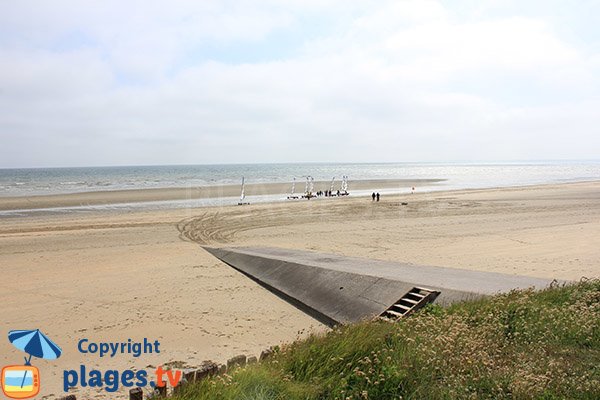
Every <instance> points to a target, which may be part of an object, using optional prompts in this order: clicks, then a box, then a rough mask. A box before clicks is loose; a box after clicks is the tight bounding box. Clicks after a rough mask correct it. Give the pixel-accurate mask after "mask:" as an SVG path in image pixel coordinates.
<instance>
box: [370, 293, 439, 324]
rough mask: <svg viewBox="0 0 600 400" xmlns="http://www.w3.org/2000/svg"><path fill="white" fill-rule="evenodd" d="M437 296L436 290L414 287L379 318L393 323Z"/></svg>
mask: <svg viewBox="0 0 600 400" xmlns="http://www.w3.org/2000/svg"><path fill="white" fill-rule="evenodd" d="M439 295H440V292H438V291H437V290H433V289H427V288H423V287H414V288H412V289H410V291H409V292H408V293H406V294H405V295H404V296H402V297H401V298H400V300H398V301H397V302H395V303H394V304H393V305H392V306H391V307H390V308H388V309H387V310H385V311H384V312H383V313H382V314H381V315H380V317H381V318H382V319H384V320H387V321H395V320H397V319H399V318H402V317H406V316H408V315H410V314H412V313H413V312H415V311H417V310H418V309H420V308H422V307H424V306H426V305H427V304H429V303H432V302H433V301H434V300H435V299H436V298H437V297H438V296H439Z"/></svg>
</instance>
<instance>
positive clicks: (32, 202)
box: [0, 179, 443, 211]
mask: <svg viewBox="0 0 600 400" xmlns="http://www.w3.org/2000/svg"><path fill="white" fill-rule="evenodd" d="M442 181H443V179H377V180H362V181H351V182H350V183H351V185H352V186H351V190H383V189H399V190H400V189H404V190H407V188H410V187H412V186H425V185H427V186H432V185H435V184H438V183H440V182H442ZM330 184H331V182H330V181H327V182H325V181H316V182H314V188H315V191H317V190H327V189H329V188H330ZM240 187H241V186H240V185H220V186H219V185H215V186H203V187H191V186H190V187H179V188H165V189H135V190H105V191H94V192H81V193H68V194H54V195H32V196H19V197H0V211H6V210H31V209H38V208H51V207H73V206H89V205H107V204H123V203H140V202H150V201H169V200H194V199H215V198H220V197H239V195H240ZM304 187H305V182H304V181H300V180H299V181H297V182H296V194H302V193H303V192H304ZM336 187H339V182H337V184H336ZM291 188H292V185H291V183H260V184H259V183H254V184H253V183H248V184H247V185H245V193H246V195H247V196H258V195H275V194H281V195H282V198H284V197H285V196H287V194H289V192H290V191H291Z"/></svg>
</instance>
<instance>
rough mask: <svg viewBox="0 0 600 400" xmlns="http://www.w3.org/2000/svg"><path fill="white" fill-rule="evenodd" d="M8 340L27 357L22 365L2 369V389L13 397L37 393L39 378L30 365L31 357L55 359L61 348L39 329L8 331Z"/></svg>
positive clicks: (19, 397) (35, 370) (21, 397)
mask: <svg viewBox="0 0 600 400" xmlns="http://www.w3.org/2000/svg"><path fill="white" fill-rule="evenodd" d="M8 340H9V341H10V342H11V343H12V344H13V346H15V347H16V348H17V349H19V350H21V351H23V352H25V353H27V354H28V355H29V357H25V365H24V366H18V365H11V366H7V367H4V368H3V369H2V391H3V392H4V394H5V395H6V396H8V397H10V398H13V399H23V398H29V397H33V396H35V395H37V394H38V393H39V390H40V378H39V371H38V369H37V368H36V367H34V366H32V365H31V358H32V357H37V358H43V359H46V360H55V359H57V358H58V357H60V355H61V353H62V350H61V349H60V347H58V345H57V344H56V343H54V342H53V341H52V340H50V339H49V338H48V337H47V336H46V335H44V334H43V333H42V332H40V330H39V329H35V330H15V331H10V332H8Z"/></svg>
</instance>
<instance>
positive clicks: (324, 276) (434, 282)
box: [204, 247, 552, 325]
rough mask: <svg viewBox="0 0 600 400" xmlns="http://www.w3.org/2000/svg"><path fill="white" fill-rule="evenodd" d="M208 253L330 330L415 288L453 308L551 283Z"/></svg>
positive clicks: (326, 258)
mask: <svg viewBox="0 0 600 400" xmlns="http://www.w3.org/2000/svg"><path fill="white" fill-rule="evenodd" d="M204 249H205V250H207V251H208V252H210V253H211V254H213V255H214V256H215V257H217V258H218V259H220V260H221V261H223V262H225V263H226V264H228V265H230V266H231V267H233V268H235V269H236V270H238V271H240V272H242V273H244V274H245V275H247V276H248V277H250V278H252V279H253V280H255V281H256V282H258V283H259V284H261V285H262V286H264V287H266V288H267V289H269V290H270V291H272V292H273V293H275V294H277V295H278V296H280V297H282V298H284V299H285V300H287V301H289V302H290V303H292V304H294V305H295V306H297V307H298V308H300V309H301V310H303V311H305V312H307V313H308V314H310V315H312V316H313V317H315V318H316V319H318V320H320V321H321V322H323V323H326V324H328V325H335V324H340V323H342V324H345V323H351V322H357V321H360V320H363V319H371V318H374V317H376V316H378V315H380V314H381V313H383V312H384V311H385V310H387V309H388V308H389V307H390V306H391V305H392V304H394V303H395V302H397V301H398V300H399V299H400V298H401V297H402V296H404V294H406V293H407V292H408V291H409V290H410V289H412V288H413V287H415V286H418V287H424V288H428V289H433V290H438V291H440V292H441V294H440V295H439V296H438V298H437V299H436V303H438V304H441V305H449V304H451V303H454V302H458V301H463V300H469V299H475V298H478V297H481V296H486V295H492V294H495V293H499V292H507V291H510V290H512V289H519V288H529V287H534V288H536V289H541V288H544V287H547V286H549V285H550V284H551V283H552V281H551V280H547V279H541V278H530V277H523V276H517V275H506V274H499V273H493V272H482V271H471V270H465V269H457V268H443V267H433V266H426V265H413V264H407V263H396V262H389V261H379V260H370V259H362V258H355V257H343V256H338V255H334V254H323V253H315V252H309V251H301V250H289V249H276V248H257V247H253V248H249V247H231V248H211V247H204Z"/></svg>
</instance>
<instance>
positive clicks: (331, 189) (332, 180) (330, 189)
mask: <svg viewBox="0 0 600 400" xmlns="http://www.w3.org/2000/svg"><path fill="white" fill-rule="evenodd" d="M334 182H335V176H334V177H333V179H331V186H330V187H329V191H330V192H333V183H334Z"/></svg>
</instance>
